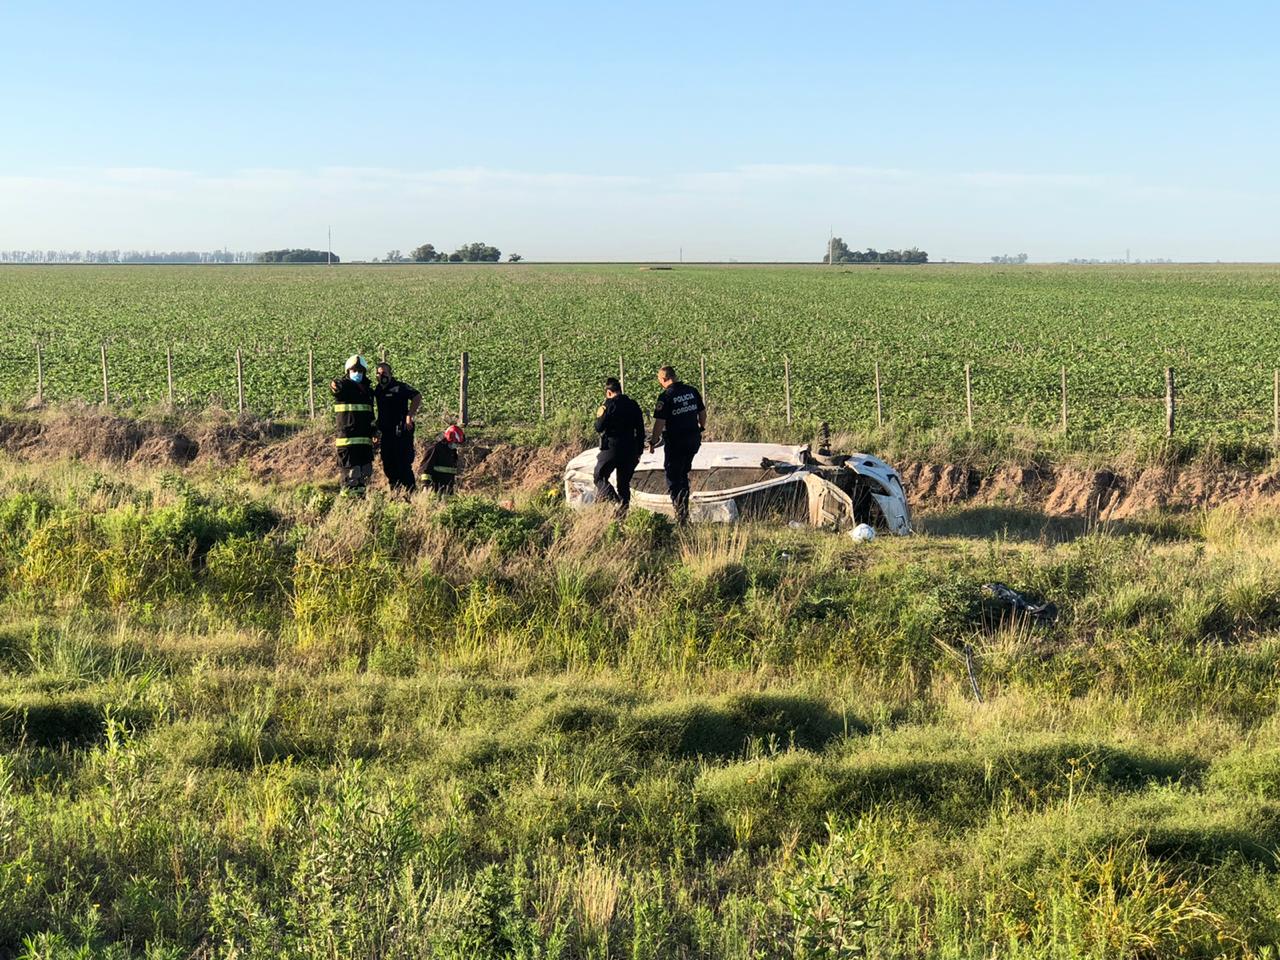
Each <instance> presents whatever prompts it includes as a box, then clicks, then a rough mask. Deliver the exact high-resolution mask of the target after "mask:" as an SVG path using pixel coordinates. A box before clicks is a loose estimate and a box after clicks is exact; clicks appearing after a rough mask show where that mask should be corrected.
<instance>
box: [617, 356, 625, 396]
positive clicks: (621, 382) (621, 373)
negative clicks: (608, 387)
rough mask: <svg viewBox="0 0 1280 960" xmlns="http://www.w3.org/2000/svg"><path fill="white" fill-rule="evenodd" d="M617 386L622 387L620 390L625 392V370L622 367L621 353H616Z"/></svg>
mask: <svg viewBox="0 0 1280 960" xmlns="http://www.w3.org/2000/svg"><path fill="white" fill-rule="evenodd" d="M618 386H620V387H622V392H623V393H626V392H627V372H626V370H624V369H623V368H622V354H618Z"/></svg>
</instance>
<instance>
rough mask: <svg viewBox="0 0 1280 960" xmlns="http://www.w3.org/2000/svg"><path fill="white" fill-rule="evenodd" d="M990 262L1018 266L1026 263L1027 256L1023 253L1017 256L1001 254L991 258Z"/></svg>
mask: <svg viewBox="0 0 1280 960" xmlns="http://www.w3.org/2000/svg"><path fill="white" fill-rule="evenodd" d="M991 262H992V263H1003V264H1006V265H1014V266H1019V265H1021V264H1024V263H1026V262H1027V255H1026V254H1025V253H1019V254H1017V255H1011V254H1008V253H1002V254H1000V255H999V256H998V257H992V258H991Z"/></svg>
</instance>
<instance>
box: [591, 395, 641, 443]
mask: <svg viewBox="0 0 1280 960" xmlns="http://www.w3.org/2000/svg"><path fill="white" fill-rule="evenodd" d="M596 433H598V434H600V449H601V450H609V449H611V448H613V447H623V446H625V447H634V449H636V450H639V449H640V448H641V447H643V446H644V414H643V413H641V412H640V404H638V403H636V402H635V401H634V400H632V399H631V398H630V397H628V396H627V395H626V394H625V393H620V394H618V395H617V396H616V397H607V398H606V399H605V401H604V406H602V407H601V408H600V414H599V416H597V417H596Z"/></svg>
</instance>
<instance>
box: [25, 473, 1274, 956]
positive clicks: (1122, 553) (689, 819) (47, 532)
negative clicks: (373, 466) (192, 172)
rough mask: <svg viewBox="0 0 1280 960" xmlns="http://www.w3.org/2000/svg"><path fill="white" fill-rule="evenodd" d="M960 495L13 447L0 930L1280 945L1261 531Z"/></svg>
mask: <svg viewBox="0 0 1280 960" xmlns="http://www.w3.org/2000/svg"><path fill="white" fill-rule="evenodd" d="M6 485H7V487H8V489H7V490H6V489H5V486H6ZM952 519H953V520H954V521H955V523H953V524H952V525H951V526H950V527H948V526H945V525H940V526H939V528H938V529H943V530H950V531H952V532H953V533H954V535H951V534H945V535H944V534H934V535H931V534H925V535H923V536H920V537H916V538H913V539H910V540H893V539H891V538H887V537H886V538H881V539H878V540H877V541H875V543H874V544H871V545H857V544H853V543H852V542H850V541H847V540H841V539H838V538H833V537H830V536H828V535H823V534H816V533H812V532H809V531H795V530H770V529H765V528H753V527H739V528H734V529H707V530H702V529H695V530H693V531H692V532H690V533H687V534H677V532H676V531H674V530H673V529H671V527H670V525H669V524H668V523H667V522H666V521H665V520H663V519H662V518H660V517H655V516H653V515H649V514H644V513H641V512H638V511H637V512H633V513H632V515H631V516H629V517H628V518H627V520H626V521H625V522H618V521H617V520H616V518H615V517H614V516H613V515H612V514H611V513H610V512H608V511H604V510H601V511H595V512H587V513H584V514H581V515H575V516H571V515H567V514H564V513H561V512H560V511H559V509H558V508H556V507H554V506H549V505H547V504H545V503H533V504H530V505H529V506H526V507H524V508H521V509H511V508H504V507H500V506H498V505H497V504H495V503H492V502H489V501H485V500H482V499H475V498H469V499H462V498H460V499H458V500H454V501H452V502H449V503H447V504H440V503H439V502H437V501H435V500H432V499H431V498H423V499H422V500H420V501H415V502H413V503H410V504H393V503H388V502H384V501H382V500H380V499H378V498H376V497H374V498H371V499H369V500H368V501H365V502H363V503H349V502H336V503H332V504H324V505H320V506H318V505H317V503H316V502H315V500H314V498H311V497H304V496H299V495H296V494H295V493H293V492H290V491H283V490H279V491H270V490H258V491H253V490H249V489H247V488H242V489H236V488H229V487H227V486H226V485H225V484H221V483H216V482H212V483H205V484H199V483H197V484H192V483H191V482H190V481H187V480H183V481H181V482H179V481H178V480H176V479H175V478H163V477H148V476H137V477H133V478H126V479H119V478H117V479H116V480H114V481H112V483H111V484H110V485H109V490H108V489H107V488H105V487H104V486H103V482H102V481H101V480H98V479H95V478H94V477H92V476H91V475H88V474H83V473H81V474H75V473H71V474H66V473H60V474H58V475H57V476H56V477H54V476H51V475H46V474H40V473H30V474H24V475H21V476H18V475H16V474H8V475H6V476H5V477H4V478H3V483H0V588H2V589H3V597H2V599H0V953H3V954H5V955H19V956H28V957H82V956H87V957H132V956H148V957H179V956H190V955H198V956H224V957H248V956H253V957H257V956H265V955H281V956H289V957H322V956H323V957H326V958H332V957H356V956H359V957H421V956H435V957H564V958H571V957H572V958H578V957H632V958H641V957H646V958H657V957H670V956H689V957H693V956H713V957H734V958H738V957H741V958H747V957H752V958H757V957H834V956H840V957H857V956H903V957H906V956H911V957H915V956H931V957H939V958H942V957H985V956H1016V957H1037V958H1041V957H1043V958H1055V960H1056V958H1086V957H1087V958H1094V957H1098V958H1101V957H1130V958H1143V957H1157V956H1200V957H1257V958H1261V957H1264V956H1271V955H1274V949H1275V947H1276V944H1277V940H1278V939H1280V921H1277V920H1276V919H1275V918H1276V917H1280V910H1278V908H1280V870H1278V868H1277V863H1276V860H1275V857H1276V851H1277V850H1278V849H1280V828H1278V827H1277V826H1276V825H1277V824H1280V760H1277V752H1276V749H1275V747H1274V743H1273V741H1274V739H1275V733H1276V729H1277V724H1278V723H1280V720H1278V719H1277V713H1276V706H1275V705H1276V696H1277V692H1278V691H1280V683H1278V679H1280V677H1278V675H1277V663H1280V658H1278V657H1277V651H1278V647H1277V639H1278V638H1277V628H1278V625H1280V621H1278V620H1277V615H1276V610H1277V609H1278V608H1280V583H1278V582H1277V580H1276V579H1275V578H1274V577H1273V575H1272V572H1271V570H1272V566H1273V561H1274V559H1275V556H1274V553H1275V548H1274V546H1273V545H1272V542H1273V536H1272V535H1273V533H1274V528H1275V519H1274V518H1273V517H1269V516H1265V515H1255V516H1245V515H1241V514H1225V513H1206V514H1203V515H1201V516H1196V517H1190V518H1186V517H1184V518H1175V519H1174V520H1171V521H1168V522H1165V521H1154V522H1153V524H1152V525H1148V526H1141V527H1139V526H1134V527H1127V528H1119V527H1107V526H1106V525H1098V526H1094V527H1091V528H1088V529H1082V530H1079V531H1076V533H1075V535H1071V536H1064V537H1061V538H1051V539H1041V538H1032V539H1020V538H1018V537H1014V536H1003V535H1000V530H1001V529H1004V528H997V529H991V528H988V529H987V530H986V533H987V534H990V535H989V536H984V535H983V530H982V526H981V525H982V524H983V523H989V522H991V518H990V517H986V518H984V517H982V516H974V517H967V518H966V517H959V518H956V517H953V518H952ZM1153 530H1160V531H1163V532H1161V533H1159V535H1156V534H1154V533H1153V532H1152V531H1153ZM992 579H998V580H1002V581H1004V582H1007V583H1009V584H1011V585H1013V586H1015V587H1018V588H1019V589H1023V590H1026V591H1028V592H1032V593H1035V594H1038V595H1042V596H1045V597H1047V598H1050V599H1053V600H1054V601H1055V602H1056V603H1058V605H1059V607H1060V610H1061V615H1060V617H1059V620H1058V621H1057V623H1055V624H1053V625H1051V626H1037V625H1034V624H1032V623H1030V622H1027V621H1025V620H1020V619H1016V618H1009V617H1008V616H1001V615H999V612H998V611H992V610H991V609H990V608H989V607H987V606H985V605H984V601H983V598H982V595H981V592H980V590H979V587H980V585H981V584H982V583H983V582H986V581H989V580H992ZM966 645H968V646H969V647H970V648H971V649H972V650H973V651H975V652H976V664H977V679H978V683H979V687H980V689H981V692H982V693H983V697H984V702H983V703H980V704H979V703H977V702H975V701H974V699H973V698H972V695H971V693H970V689H969V678H968V675H967V670H966V666H965V661H964V658H963V656H960V655H959V651H961V650H963V649H964V647H965V646H966ZM1269 951H1270V952H1269Z"/></svg>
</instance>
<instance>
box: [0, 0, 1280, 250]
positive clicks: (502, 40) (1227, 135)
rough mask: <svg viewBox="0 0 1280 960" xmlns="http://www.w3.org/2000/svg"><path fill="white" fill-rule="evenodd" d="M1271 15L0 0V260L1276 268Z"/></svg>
mask: <svg viewBox="0 0 1280 960" xmlns="http://www.w3.org/2000/svg"><path fill="white" fill-rule="evenodd" d="M1278 11H1280V8H1277V7H1276V6H1275V5H1272V4H1263V3H1234V4H1229V5H1225V6H1223V7H1217V8H1211V7H1209V6H1207V5H1204V4H1191V3H1128V4H1114V3H1110V4H1103V3H1089V2H1084V3H1070V4H1067V3H1030V2H1027V3H1021V4H1013V3H967V4H958V3H946V4H944V3H915V4H876V5H871V4H843V5H840V4H806V3H792V4H787V5H784V4H777V3H768V4H764V3H734V4H728V3H723V4H720V3H713V4H701V5H699V4H666V3H650V4H646V5H626V6H624V5H621V4H603V3H593V4H585V3H584V4H568V3H553V2H547V3H543V4H537V5H534V4H528V3H523V4H505V3H491V4H489V5H488V6H485V7H480V6H476V5H451V6H436V5H429V4H398V3H379V4H369V5H357V4H351V3H343V4H337V3H332V4H330V3H322V2H318V3H306V4H301V3H298V4H287V3H280V4H260V3H255V4H249V3H235V2H224V3H220V4H173V3H166V4H149V3H130V4H122V5H118V6H107V5H103V4H101V3H95V4H88V3H64V4H59V5H57V6H56V7H55V6H54V5H39V4H32V3H29V2H28V3H22V4H19V3H12V2H8V0H3V2H0V90H3V91H4V100H3V103H4V122H3V124H2V125H0V145H2V146H3V149H0V247H4V248H27V247H55V248H57V247H65V248H83V247H104V246H105V247H150V248H214V247H221V246H224V245H226V246H230V247H232V248H234V249H263V248H267V247H274V246H285V245H288V246H298V245H310V246H322V245H323V242H324V231H325V228H326V227H327V226H328V225H329V224H332V226H333V229H334V248H335V250H336V251H337V252H339V253H340V254H343V255H345V256H347V257H348V258H352V257H370V256H376V255H380V254H382V253H384V252H385V251H386V250H388V249H390V248H393V247H398V248H401V249H408V248H410V247H412V246H414V245H416V244H417V243H420V242H424V241H431V242H433V243H435V244H436V246H437V247H445V248H450V249H451V248H452V247H454V246H456V245H459V244H461V243H464V242H467V241H470V240H477V239H479V240H484V241H486V242H490V243H494V244H497V245H498V246H501V247H502V248H503V249H504V250H519V251H520V252H522V253H523V254H524V255H525V256H526V257H532V258H538V259H574V258H600V259H626V258H646V259H647V258H667V257H675V256H676V255H677V253H678V251H679V249H680V248H681V247H683V249H684V254H685V257H686V258H687V259H694V258H699V259H702V258H705V259H727V258H731V257H736V258H740V259H795V258H809V259H813V258H816V257H817V256H819V255H820V254H821V252H822V250H823V247H824V245H825V240H826V235H827V230H828V228H829V227H834V228H835V231H836V233H837V234H838V235H841V236H843V237H844V238H845V240H846V241H847V242H849V243H850V244H851V245H853V246H867V245H874V246H877V247H880V248H885V247H892V246H904V245H918V246H920V247H923V248H925V249H927V250H929V252H930V253H931V255H933V256H934V257H935V258H938V257H949V258H969V259H982V258H986V257H988V256H990V255H991V254H995V253H1017V252H1021V251H1025V252H1027V253H1029V254H1030V255H1031V256H1032V258H1033V259H1045V260H1050V259H1059V258H1065V257H1071V256H1085V257H1112V256H1123V255H1124V252H1125V250H1126V249H1130V250H1132V252H1133V255H1134V257H1148V258H1149V257H1170V258H1176V259H1200V258H1208V259H1216V258H1221V259H1268V260H1280V230H1277V229H1276V224H1277V222H1278V221H1280V186H1277V185H1276V183H1275V182H1274V175H1273V173H1272V171H1273V169H1274V167H1275V158H1276V157H1277V155H1278V148H1280V142H1278V141H1280V134H1278V133H1277V131H1280V122H1277V121H1278V120H1280V117H1277V113H1278V111H1277V106H1276V102H1277V94H1280V84H1278V83H1277V81H1280V66H1278V58H1277V56H1276V54H1275V50H1274V48H1275V41H1276V37H1277V36H1280V12H1278Z"/></svg>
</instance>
